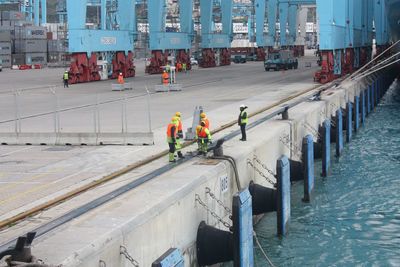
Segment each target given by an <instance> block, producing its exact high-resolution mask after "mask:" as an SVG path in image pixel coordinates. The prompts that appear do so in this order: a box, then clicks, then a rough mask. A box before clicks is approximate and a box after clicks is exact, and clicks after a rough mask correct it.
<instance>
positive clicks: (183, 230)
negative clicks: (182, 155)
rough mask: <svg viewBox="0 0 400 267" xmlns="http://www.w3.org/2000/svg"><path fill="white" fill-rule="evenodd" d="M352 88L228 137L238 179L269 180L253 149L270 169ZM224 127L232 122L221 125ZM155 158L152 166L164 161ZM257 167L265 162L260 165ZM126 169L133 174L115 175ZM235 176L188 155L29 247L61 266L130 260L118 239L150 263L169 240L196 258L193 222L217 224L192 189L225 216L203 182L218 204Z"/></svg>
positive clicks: (227, 196)
mask: <svg viewBox="0 0 400 267" xmlns="http://www.w3.org/2000/svg"><path fill="white" fill-rule="evenodd" d="M354 88H355V87H351V88H350V87H349V88H347V89H346V88H342V87H341V88H336V89H334V90H328V91H326V92H325V93H324V94H323V96H322V101H317V102H308V103H307V102H306V103H303V104H300V105H298V106H296V107H294V108H293V109H291V110H290V112H289V118H290V119H289V120H288V121H282V120H281V119H276V120H271V121H269V122H267V123H264V124H262V125H259V126H257V127H255V128H253V129H251V130H250V131H249V132H248V136H249V137H248V140H249V141H248V142H239V141H238V140H237V139H234V140H231V141H229V142H226V143H225V144H224V152H225V154H227V155H230V156H233V157H234V158H235V161H236V164H237V167H238V172H239V180H240V187H241V188H244V187H247V185H248V183H249V182H250V180H255V182H257V183H260V184H264V185H265V186H271V185H270V184H269V182H267V181H266V180H265V179H264V178H262V177H261V176H260V175H259V174H257V173H256V172H255V171H254V169H253V168H252V167H250V166H249V164H248V162H249V161H251V162H253V164H255V162H254V159H255V157H256V158H257V159H259V160H260V161H261V162H262V163H263V164H264V165H265V166H268V168H269V169H270V170H271V172H276V170H275V166H276V160H277V159H278V157H279V156H281V155H282V154H285V155H287V156H290V155H291V154H294V153H293V152H291V151H293V150H294V147H295V146H298V145H299V144H298V143H299V142H301V139H302V138H303V137H304V136H305V135H306V134H309V133H310V134H313V135H314V137H315V131H314V129H313V128H314V127H315V128H317V127H318V125H319V124H320V123H321V122H322V121H323V120H324V119H325V118H326V117H328V118H330V115H332V114H333V113H334V112H335V110H336V109H337V108H338V107H339V106H342V105H343V103H346V102H347V100H348V99H347V97H348V95H349V93H350V94H351V93H353V94H354V93H355V92H354ZM249 101H250V100H249ZM246 102H247V101H246ZM225 108H229V107H225ZM261 116H262V115H258V116H257V117H258V118H259V117H261ZM254 119H257V118H254ZM254 119H253V120H254ZM306 124H307V126H306ZM229 131H231V129H228V130H227V131H226V132H229ZM284 135H289V136H290V139H291V148H290V149H289V147H288V146H286V145H285V144H284V143H283V142H281V140H280V137H282V136H284ZM216 138H217V137H216ZM292 156H293V157H292V158H294V157H295V155H292ZM155 164H156V165H157V166H158V164H162V162H161V160H160V161H157V162H156V163H155ZM259 169H260V170H263V169H262V167H261V166H259ZM264 172H265V173H266V174H267V172H266V171H264ZM135 175H136V174H133V176H135ZM267 175H268V174H267ZM224 176H227V177H228V179H229V188H228V191H225V192H223V190H221V187H220V178H221V177H224ZM129 177H132V174H126V175H125V176H124V177H121V179H129ZM271 179H273V178H272V177H271ZM119 182H121V180H120V181H119ZM235 183H236V181H235V178H234V174H233V171H232V169H231V166H230V165H228V164H227V163H226V162H219V161H214V160H212V161H204V160H203V159H195V160H192V161H190V162H188V163H185V164H183V165H182V166H178V167H177V168H176V169H174V170H172V171H170V172H168V173H165V174H163V175H161V176H160V177H158V178H157V179H154V180H152V181H150V182H148V183H146V184H144V185H142V186H141V187H140V188H138V189H135V190H132V191H131V192H129V193H127V194H125V195H123V196H121V197H119V198H117V199H115V200H114V201H112V202H109V203H107V204H105V205H103V206H102V207H100V208H98V209H96V210H93V211H91V212H89V213H87V214H86V215H84V216H81V217H79V218H77V219H76V220H74V221H72V222H70V223H68V224H66V225H64V226H62V227H60V228H59V229H56V230H55V231H53V232H52V233H50V234H49V235H47V236H44V237H42V238H39V239H38V240H37V241H35V243H34V249H33V253H34V254H35V255H36V256H39V257H40V258H42V259H43V260H45V262H51V263H56V264H59V263H62V264H63V265H65V266H96V265H98V263H99V260H102V261H104V262H106V263H107V265H113V266H114V265H115V266H126V265H128V264H129V263H128V262H127V261H126V259H125V258H124V257H123V256H121V255H120V254H119V247H120V245H124V246H126V247H127V248H128V251H129V253H130V254H131V255H132V257H133V258H134V259H136V260H137V261H138V262H139V263H140V264H141V265H143V266H149V265H150V264H151V262H152V261H154V260H155V259H156V258H157V257H158V256H160V255H161V254H162V253H163V252H165V251H166V250H167V249H168V248H170V247H178V248H180V249H181V250H182V251H183V252H184V256H185V260H186V266H193V265H194V266H195V243H194V242H195V236H196V231H197V226H198V224H199V222H200V221H201V220H206V221H207V223H208V224H211V225H216V226H217V227H222V226H221V225H220V224H219V223H218V222H217V221H216V220H215V219H214V218H213V217H211V216H210V214H208V213H207V212H206V211H205V210H204V209H203V208H202V207H201V206H200V205H199V204H198V203H197V202H195V195H196V194H198V195H199V196H200V198H201V199H202V200H203V201H204V202H205V203H206V204H207V206H208V207H209V208H210V209H212V210H213V211H215V212H216V213H217V214H218V215H219V216H220V217H222V218H223V219H224V220H227V221H228V220H229V219H228V218H227V215H228V214H226V211H225V210H224V209H223V208H222V207H220V206H219V205H217V204H216V202H215V201H213V200H211V199H210V197H209V196H208V195H207V194H206V193H205V187H209V188H210V189H211V191H212V192H214V193H215V194H216V196H217V198H219V199H221V200H222V201H223V202H224V205H226V206H230V205H231V196H232V195H233V193H235V192H236V191H237V184H235ZM112 186H115V184H114V185H112ZM100 190H101V188H100ZM94 191H96V190H94ZM90 193H91V194H93V193H94V192H90ZM60 244H61V245H60ZM57 247H60V248H61V249H57Z"/></svg>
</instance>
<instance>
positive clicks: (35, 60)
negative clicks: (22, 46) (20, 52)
mask: <svg viewBox="0 0 400 267" xmlns="http://www.w3.org/2000/svg"><path fill="white" fill-rule="evenodd" d="M46 63H47V54H46V53H26V54H25V64H28V65H33V64H41V65H45V64H46Z"/></svg>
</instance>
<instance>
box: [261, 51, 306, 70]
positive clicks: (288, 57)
mask: <svg viewBox="0 0 400 267" xmlns="http://www.w3.org/2000/svg"><path fill="white" fill-rule="evenodd" d="M298 65H299V63H298V61H297V58H295V57H294V56H293V52H292V51H290V50H280V51H276V52H272V53H269V55H268V58H267V59H266V60H265V61H264V68H265V71H269V70H271V69H272V70H275V71H278V70H288V69H297V67H298Z"/></svg>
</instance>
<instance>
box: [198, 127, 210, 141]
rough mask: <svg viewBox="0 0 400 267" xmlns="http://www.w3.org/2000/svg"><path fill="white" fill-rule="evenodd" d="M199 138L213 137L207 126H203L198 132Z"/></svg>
mask: <svg viewBox="0 0 400 267" xmlns="http://www.w3.org/2000/svg"><path fill="white" fill-rule="evenodd" d="M197 136H198V137H199V138H208V139H211V135H210V131H209V130H208V129H207V128H206V127H201V128H200V130H199V131H198V133H197Z"/></svg>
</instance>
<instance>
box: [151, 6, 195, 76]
mask: <svg viewBox="0 0 400 267" xmlns="http://www.w3.org/2000/svg"><path fill="white" fill-rule="evenodd" d="M147 5H148V21H149V35H150V43H149V47H150V50H151V54H152V57H151V59H150V64H149V65H148V66H147V67H146V72H147V73H149V74H157V73H161V72H162V71H163V68H162V67H163V66H166V65H167V64H168V56H172V60H171V61H172V64H176V63H181V64H183V63H185V64H186V66H187V69H189V70H190V69H191V64H190V49H191V47H192V42H193V39H194V29H193V19H192V12H193V0H179V1H174V2H172V1H170V2H169V3H168V2H166V1H165V0H148V1H147Z"/></svg>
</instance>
